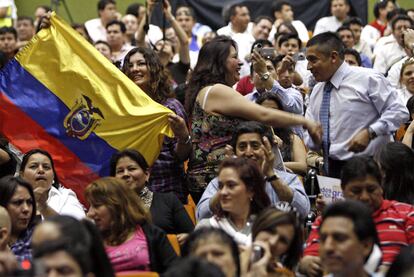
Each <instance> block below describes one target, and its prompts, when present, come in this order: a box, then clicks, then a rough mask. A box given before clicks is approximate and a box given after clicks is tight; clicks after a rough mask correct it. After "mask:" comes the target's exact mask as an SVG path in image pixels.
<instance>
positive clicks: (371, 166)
mask: <svg viewBox="0 0 414 277" xmlns="http://www.w3.org/2000/svg"><path fill="white" fill-rule="evenodd" d="M367 176H372V177H374V178H375V180H377V181H378V184H381V181H382V176H381V171H380V169H379V167H378V165H377V163H376V162H375V161H374V159H373V158H372V157H365V156H360V157H353V158H351V159H349V160H348V161H347V162H346V163H345V165H344V166H343V167H342V171H341V188H342V190H344V189H345V187H346V185H347V184H348V183H349V182H351V181H352V180H355V179H360V178H366V177H367Z"/></svg>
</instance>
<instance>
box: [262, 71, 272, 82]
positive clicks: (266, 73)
mask: <svg viewBox="0 0 414 277" xmlns="http://www.w3.org/2000/svg"><path fill="white" fill-rule="evenodd" d="M269 78H270V73H269V72H265V73H263V74H262V75H260V80H262V81H267V80H269Z"/></svg>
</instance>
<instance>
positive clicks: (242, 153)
mask: <svg viewBox="0 0 414 277" xmlns="http://www.w3.org/2000/svg"><path fill="white" fill-rule="evenodd" d="M271 141H273V139H272V136H271V135H270V134H268V132H266V130H265V127H264V126H262V125H260V124H259V123H256V122H244V123H242V124H240V125H239V126H238V127H237V128H236V130H235V132H234V134H233V137H232V146H229V147H228V148H229V150H230V149H231V148H232V149H231V151H232V150H233V149H234V154H235V155H236V156H237V157H246V158H251V159H253V160H255V161H256V162H257V163H258V164H259V165H261V168H262V170H263V174H264V175H265V176H266V180H267V181H266V192H267V194H268V196H269V198H270V201H271V203H272V204H276V203H278V202H279V201H285V202H289V203H290V204H291V205H292V206H293V207H295V208H296V209H297V211H298V212H299V214H300V215H301V216H302V218H304V217H305V216H306V215H307V214H308V213H309V209H310V204H309V199H308V197H307V195H306V192H305V189H304V188H303V185H302V183H301V182H300V181H299V179H298V177H297V176H296V175H295V174H291V173H287V172H284V171H280V170H275V169H274V168H273V164H274V160H275V155H274V153H273V152H272V146H271V143H270V142H271ZM217 191H218V178H214V179H213V180H211V182H210V183H209V184H208V186H207V188H206V190H205V191H204V193H203V196H202V197H201V199H200V201H199V202H198V205H197V212H196V215H197V219H198V220H201V219H203V218H208V217H211V216H212V215H213V213H212V211H211V209H210V207H212V204H213V203H214V202H215V201H217V197H218V194H217V193H216V192H217Z"/></svg>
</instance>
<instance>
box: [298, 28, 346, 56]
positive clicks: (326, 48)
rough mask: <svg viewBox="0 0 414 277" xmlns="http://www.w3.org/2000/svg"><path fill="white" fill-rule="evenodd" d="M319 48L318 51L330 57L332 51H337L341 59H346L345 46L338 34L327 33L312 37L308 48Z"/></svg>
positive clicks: (307, 45)
mask: <svg viewBox="0 0 414 277" xmlns="http://www.w3.org/2000/svg"><path fill="white" fill-rule="evenodd" d="M315 45H317V46H318V50H319V51H320V52H322V53H323V54H325V55H326V56H329V55H330V54H331V53H332V51H336V52H338V54H339V57H340V58H341V59H344V49H345V45H344V43H343V42H342V40H341V38H340V37H339V36H338V34H336V33H333V32H325V33H321V34H318V35H316V36H314V37H312V38H311V39H310V40H309V41H308V43H307V44H306V47H307V48H309V47H312V46H315Z"/></svg>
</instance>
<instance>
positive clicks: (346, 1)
mask: <svg viewBox="0 0 414 277" xmlns="http://www.w3.org/2000/svg"><path fill="white" fill-rule="evenodd" d="M333 1H334V0H330V1H329V4H332V2H333ZM343 1H344V2H345V4H346V5H348V6H351V3H350V2H349V0H343Z"/></svg>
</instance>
